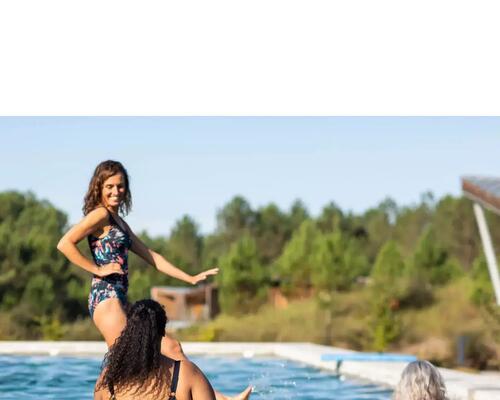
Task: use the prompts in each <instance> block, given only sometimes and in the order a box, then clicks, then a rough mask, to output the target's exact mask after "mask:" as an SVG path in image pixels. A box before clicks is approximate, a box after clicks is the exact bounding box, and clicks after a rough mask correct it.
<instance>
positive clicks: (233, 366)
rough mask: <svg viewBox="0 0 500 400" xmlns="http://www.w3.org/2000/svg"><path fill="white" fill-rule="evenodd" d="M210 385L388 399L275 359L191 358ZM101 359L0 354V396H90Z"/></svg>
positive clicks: (274, 399)
mask: <svg viewBox="0 0 500 400" xmlns="http://www.w3.org/2000/svg"><path fill="white" fill-rule="evenodd" d="M191 359H192V360H193V361H194V362H195V363H196V364H198V366H199V367H200V368H201V369H202V370H203V372H204V373H205V375H207V377H208V379H209V380H210V382H211V383H212V385H213V386H214V387H215V388H216V389H217V390H219V391H221V392H223V393H225V394H228V395H233V394H237V393H238V392H239V391H241V390H243V389H244V388H245V387H246V386H248V385H252V386H254V388H255V389H254V393H253V394H252V396H251V398H253V399H269V400H284V399H297V398H300V399H302V400H320V399H321V400H327V399H336V400H389V399H390V396H391V391H390V390H388V389H386V388H382V387H379V386H376V385H372V384H369V383H366V382H363V381H356V380H350V379H343V378H340V377H338V376H336V375H332V374H331V373H328V372H325V371H321V370H317V369H315V368H311V367H308V366H305V365H302V364H299V363H295V362H292V361H285V360H282V359H277V358H260V357H256V358H251V359H248V358H236V357H234V358H233V357H215V356H214V357H211V356H204V357H191ZM101 361H102V359H101V358H97V357H87V358H83V357H81V358H77V357H46V356H32V357H26V356H0V399H12V400H14V399H15V400H19V399H21V398H22V399H23V400H24V399H25V400H31V399H33V400H34V399H37V400H42V399H61V400H76V399H78V400H80V399H91V398H92V397H93V392H94V384H95V381H96V379H97V376H98V375H99V370H100V366H101Z"/></svg>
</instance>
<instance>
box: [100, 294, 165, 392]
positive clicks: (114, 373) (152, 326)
mask: <svg viewBox="0 0 500 400" xmlns="http://www.w3.org/2000/svg"><path fill="white" fill-rule="evenodd" d="M166 323H167V315H166V314H165V310H164V309H163V307H162V306H161V305H160V304H158V303H157V302H156V301H154V300H140V301H138V302H136V303H134V304H133V305H132V306H130V308H129V310H128V312H127V324H126V326H125V329H123V331H122V333H121V335H120V336H119V337H118V339H116V341H115V343H114V344H113V346H111V348H110V349H109V351H108V352H107V353H106V355H105V356H104V361H103V365H102V367H103V371H104V372H103V376H102V379H101V381H100V383H99V384H98V387H97V389H103V388H106V389H109V388H110V387H111V386H112V387H113V388H114V391H115V392H116V393H119V392H128V391H131V394H132V395H137V394H138V393H141V394H143V395H144V394H146V393H150V394H151V395H153V396H155V397H158V398H159V397H160V395H162V394H164V393H167V391H168V389H169V387H170V374H169V369H168V368H167V367H166V364H165V362H164V361H163V360H164V357H163V356H162V355H161V339H162V337H163V336H164V335H165V325H166ZM134 388H135V389H134Z"/></svg>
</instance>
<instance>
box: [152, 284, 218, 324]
mask: <svg viewBox="0 0 500 400" xmlns="http://www.w3.org/2000/svg"><path fill="white" fill-rule="evenodd" d="M151 298H152V299H153V300H156V301H157V302H158V303H160V304H161V305H163V306H164V307H165V311H166V312H167V316H168V319H169V320H170V321H173V322H174V323H175V322H176V321H182V322H187V323H193V322H198V321H208V320H211V319H213V318H214V317H215V316H216V315H217V314H218V313H219V311H220V309H219V302H218V300H217V288H216V287H215V286H214V285H211V284H210V285H200V286H196V287H175V286H155V287H152V288H151Z"/></svg>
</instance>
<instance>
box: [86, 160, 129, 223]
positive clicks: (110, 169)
mask: <svg viewBox="0 0 500 400" xmlns="http://www.w3.org/2000/svg"><path fill="white" fill-rule="evenodd" d="M117 174H122V175H123V181H124V183H125V195H124V198H123V201H122V202H121V203H120V207H119V209H118V211H119V212H120V214H122V215H127V214H128V213H129V212H130V210H131V208H132V194H131V193H130V185H129V182H130V180H129V177H128V173H127V170H126V169H125V167H124V166H123V165H122V163H120V162H118V161H113V160H107V161H103V162H101V163H99V165H98V166H97V167H96V169H95V171H94V175H92V178H91V179H90V183H89V188H88V190H87V193H86V194H85V198H84V199H83V215H87V214H88V213H89V212H91V211H92V210H94V209H96V208H97V207H99V206H100V205H102V187H103V185H104V182H105V181H106V179H108V178H110V177H112V176H113V175H117Z"/></svg>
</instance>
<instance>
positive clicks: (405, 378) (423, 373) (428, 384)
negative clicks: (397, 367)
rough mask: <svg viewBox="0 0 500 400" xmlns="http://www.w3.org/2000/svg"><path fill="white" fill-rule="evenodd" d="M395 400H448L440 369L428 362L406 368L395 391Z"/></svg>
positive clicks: (411, 364)
mask: <svg viewBox="0 0 500 400" xmlns="http://www.w3.org/2000/svg"><path fill="white" fill-rule="evenodd" d="M393 398H394V400H447V399H448V397H447V396H446V387H445V386H444V381H443V378H442V376H441V374H440V373H439V371H438V369H437V368H436V367H435V366H434V365H432V364H431V363H430V362H428V361H414V362H412V363H410V364H408V365H407V366H406V368H405V369H404V370H403V373H402V374H401V379H400V381H399V383H398V385H397V386H396V389H395V390H394V397H393Z"/></svg>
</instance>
